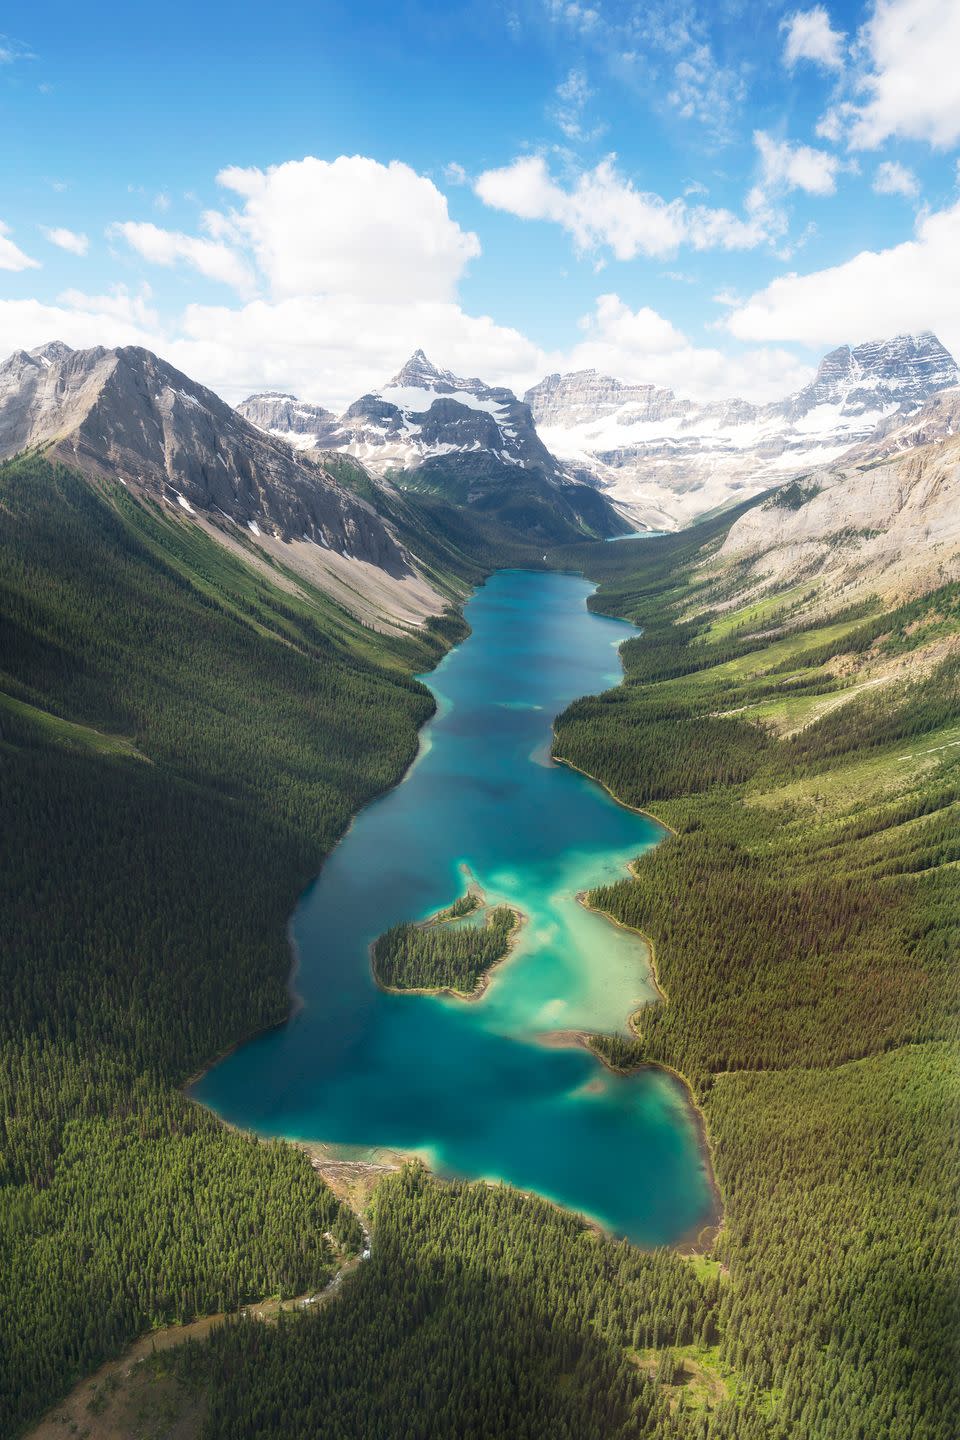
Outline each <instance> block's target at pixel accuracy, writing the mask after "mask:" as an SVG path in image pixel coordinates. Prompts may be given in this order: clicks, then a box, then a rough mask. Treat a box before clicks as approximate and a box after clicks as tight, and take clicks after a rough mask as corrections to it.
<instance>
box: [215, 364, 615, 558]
mask: <svg viewBox="0 0 960 1440" xmlns="http://www.w3.org/2000/svg"><path fill="white" fill-rule="evenodd" d="M237 408H238V411H239V413H240V414H241V415H243V416H244V417H245V418H246V419H248V420H250V421H251V422H252V423H253V424H255V425H258V426H260V427H262V428H263V429H265V430H267V431H268V432H269V433H270V434H271V435H273V436H275V437H277V438H279V439H283V440H285V441H287V442H289V443H291V444H293V445H296V446H297V448H298V449H301V450H304V451H308V452H309V451H310V450H311V449H312V450H315V451H317V452H320V453H324V452H328V451H340V452H345V453H346V454H348V455H351V456H353V457H354V458H355V459H357V460H359V461H361V462H362V464H363V465H364V466H365V467H366V468H367V469H369V470H371V471H372V472H374V473H375V474H377V475H380V476H384V477H389V478H392V479H398V480H399V479H400V477H402V481H401V483H402V484H403V485H404V486H405V488H408V489H414V490H419V491H422V492H425V493H429V494H434V495H438V496H440V497H442V498H444V499H446V500H448V501H450V502H452V503H453V504H455V505H458V506H463V507H468V508H470V509H471V510H473V511H475V512H476V513H478V514H480V515H482V516H484V517H485V518H486V519H487V520H490V521H493V522H495V523H496V524H497V525H498V526H499V527H502V528H506V530H508V531H510V532H513V533H515V534H518V535H520V536H522V537H524V538H529V539H531V540H533V541H534V542H535V543H539V542H541V541H542V542H543V543H545V544H556V543H559V542H562V541H569V540H577V539H583V538H593V537H597V538H608V537H609V536H612V535H616V534H619V533H622V532H624V531H627V530H629V529H630V528H631V527H630V525H629V524H628V523H626V522H625V521H624V519H623V517H622V516H621V515H620V514H619V512H618V510H617V509H616V507H615V506H613V505H612V504H611V503H610V500H609V499H608V497H607V496H605V495H604V494H603V493H602V491H601V490H600V488H599V487H598V486H597V485H596V484H595V483H594V478H593V476H579V475H577V474H575V473H574V472H573V470H571V469H570V467H568V466H565V465H563V464H562V463H561V462H560V461H558V460H557V459H556V458H555V457H554V456H553V455H552V454H551V453H550V451H549V450H548V449H547V447H546V446H545V445H544V443H543V441H542V439H541V438H540V436H539V435H538V433H537V429H536V426H535V424H534V421H533V415H532V413H531V410H530V406H529V405H528V404H527V403H526V402H525V401H523V400H518V399H517V397H516V395H514V393H513V392H512V391H511V390H507V389H505V388H503V387H496V386H491V385H487V384H485V383H484V382H483V381H482V380H479V379H476V378H472V379H462V378H461V377H460V376H457V375H454V374H453V373H452V372H451V371H449V370H441V369H438V367H437V366H435V365H433V364H431V362H430V361H429V360H428V359H427V357H426V355H425V354H424V353H423V351H422V350H417V351H415V353H414V354H413V355H412V356H411V357H410V359H409V360H408V361H407V363H406V364H405V365H404V366H403V368H402V369H401V370H400V371H399V372H398V373H397V374H396V375H395V376H394V377H393V379H392V380H389V381H388V382H387V384H385V385H384V386H382V387H381V388H380V389H379V390H374V391H370V392H369V393H368V394H366V395H361V396H360V398H359V399H358V400H356V401H354V403H353V404H352V405H350V406H349V407H348V408H347V409H346V410H345V411H344V412H343V414H342V415H339V416H333V415H331V414H330V412H329V411H326V410H323V409H322V408H320V407H319V406H311V405H307V404H304V403H303V402H301V401H299V400H298V399H297V398H296V397H295V396H293V395H283V394H276V393H262V394H257V395H251V396H250V397H249V398H248V399H247V400H244V401H243V402H242V404H240V405H239V406H238V407H237Z"/></svg>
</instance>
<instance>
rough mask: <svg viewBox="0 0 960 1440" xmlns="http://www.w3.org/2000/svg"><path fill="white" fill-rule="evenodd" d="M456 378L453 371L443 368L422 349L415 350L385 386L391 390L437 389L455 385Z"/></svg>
mask: <svg viewBox="0 0 960 1440" xmlns="http://www.w3.org/2000/svg"><path fill="white" fill-rule="evenodd" d="M456 379H457V377H456V376H455V375H453V374H452V373H451V371H449V370H441V369H439V367H438V366H436V365H434V364H433V362H432V361H431V360H428V359H427V357H426V355H425V354H424V352H423V351H422V350H414V352H413V354H412V355H411V356H410V359H409V360H408V361H407V362H406V364H405V365H403V366H401V368H400V369H399V370H398V371H397V373H396V375H394V377H393V379H392V380H390V381H388V383H387V385H386V386H385V387H384V388H385V389H387V390H389V389H394V388H396V389H402V388H408V387H412V388H414V389H420V390H430V389H434V390H436V389H440V388H442V387H444V386H450V387H453V386H454V385H455V383H456Z"/></svg>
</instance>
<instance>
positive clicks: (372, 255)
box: [217, 155, 480, 301]
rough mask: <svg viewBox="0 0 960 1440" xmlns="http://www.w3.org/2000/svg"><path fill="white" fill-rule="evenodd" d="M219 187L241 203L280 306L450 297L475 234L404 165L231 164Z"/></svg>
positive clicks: (476, 247)
mask: <svg viewBox="0 0 960 1440" xmlns="http://www.w3.org/2000/svg"><path fill="white" fill-rule="evenodd" d="M217 179H218V181H219V183H220V184H221V185H222V186H223V187H224V188H225V189H227V190H229V191H231V192H232V193H233V194H234V195H236V196H238V197H239V199H240V201H241V208H240V209H239V210H237V211H234V212H231V214H230V215H229V217H228V219H229V222H230V223H231V224H232V226H233V227H234V233H236V234H238V235H241V236H242V237H244V239H245V241H246V243H247V244H248V246H249V247H250V249H251V251H252V252H253V254H254V256H255V258H256V263H257V266H258V267H259V269H260V271H261V273H262V274H263V276H264V278H265V280H266V283H267V285H268V287H269V290H270V293H271V294H272V295H273V296H274V298H275V299H281V300H282V299H284V298H286V297H288V296H291V295H315V294H323V293H337V294H349V295H364V296H367V297H368V298H370V299H381V300H390V299H392V298H394V297H396V296H397V295H400V294H403V295H406V296H407V297H408V298H409V299H410V300H432V301H444V300H449V299H451V298H452V296H453V295H454V294H455V292H456V286H457V282H458V281H459V280H460V278H461V276H462V274H463V272H464V269H465V268H466V266H467V264H468V262H469V261H470V260H472V259H473V258H474V257H475V256H477V255H479V254H480V242H479V240H478V239H477V237H476V235H474V234H472V233H470V232H469V231H464V230H461V228H460V226H459V225H458V224H457V223H456V221H455V220H453V219H451V217H450V214H449V212H448V209H447V200H446V196H445V195H444V194H443V193H442V191H440V190H438V189H437V187H436V185H434V183H433V181H432V180H428V179H427V178H426V176H423V175H418V174H417V172H416V171H415V170H412V169H411V168H410V166H409V165H404V164H402V163H401V162H400V161H398V160H394V161H391V163H390V164H389V165H381V164H379V163H378V162H377V161H376V160H370V159H368V158H367V157H365V156H363V155H341V156H340V157H339V158H338V159H336V160H333V161H326V160H317V159H315V158H314V157H312V156H308V157H307V158H306V159H304V160H291V161H288V162H287V163H286V164H283V165H275V166H272V167H271V168H270V169H269V170H257V169H243V168H241V167H239V166H230V167H229V168H228V169H226V170H222V171H221V172H220V174H219V175H218V176H217Z"/></svg>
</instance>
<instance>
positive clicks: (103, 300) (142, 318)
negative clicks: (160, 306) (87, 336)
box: [57, 285, 160, 333]
mask: <svg viewBox="0 0 960 1440" xmlns="http://www.w3.org/2000/svg"><path fill="white" fill-rule="evenodd" d="M150 293H151V292H150V286H149V285H141V286H140V289H139V290H138V291H137V292H136V293H135V294H131V292H130V291H129V290H128V289H127V287H126V285H114V286H113V287H112V289H111V290H110V292H109V294H107V295H87V294H85V293H84V291H82V290H64V291H63V292H62V294H60V295H58V296H57V300H58V301H59V303H60V304H61V305H66V306H68V308H69V309H70V310H79V311H81V312H83V313H84V314H86V315H95V316H97V317H101V318H102V317H109V318H110V319H111V320H114V321H117V320H119V321H122V322H124V323H125V324H128V325H134V326H142V327H143V329H144V331H147V330H151V331H153V332H154V333H157V332H158V331H159V329H160V316H159V315H158V313H157V311H156V310H154V309H153V308H152V306H151V305H150V304H149V303H148V302H149V300H150Z"/></svg>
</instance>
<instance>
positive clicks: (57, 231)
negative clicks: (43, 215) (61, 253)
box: [40, 225, 90, 255]
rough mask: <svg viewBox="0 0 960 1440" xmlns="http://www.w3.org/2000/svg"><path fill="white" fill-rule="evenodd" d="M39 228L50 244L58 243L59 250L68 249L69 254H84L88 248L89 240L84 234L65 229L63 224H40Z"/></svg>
mask: <svg viewBox="0 0 960 1440" xmlns="http://www.w3.org/2000/svg"><path fill="white" fill-rule="evenodd" d="M40 228H41V229H42V231H43V233H44V235H46V237H47V239H48V240H49V241H50V244H51V245H58V246H59V247H60V249H61V250H68V251H69V252H70V254H71V255H86V253H87V251H88V250H89V248H90V241H89V240H88V239H87V237H86V235H81V234H79V233H78V232H77V231H76V230H67V229H66V227H65V226H63V225H54V226H52V227H50V228H48V227H47V226H46V225H42V226H41V227H40Z"/></svg>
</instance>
